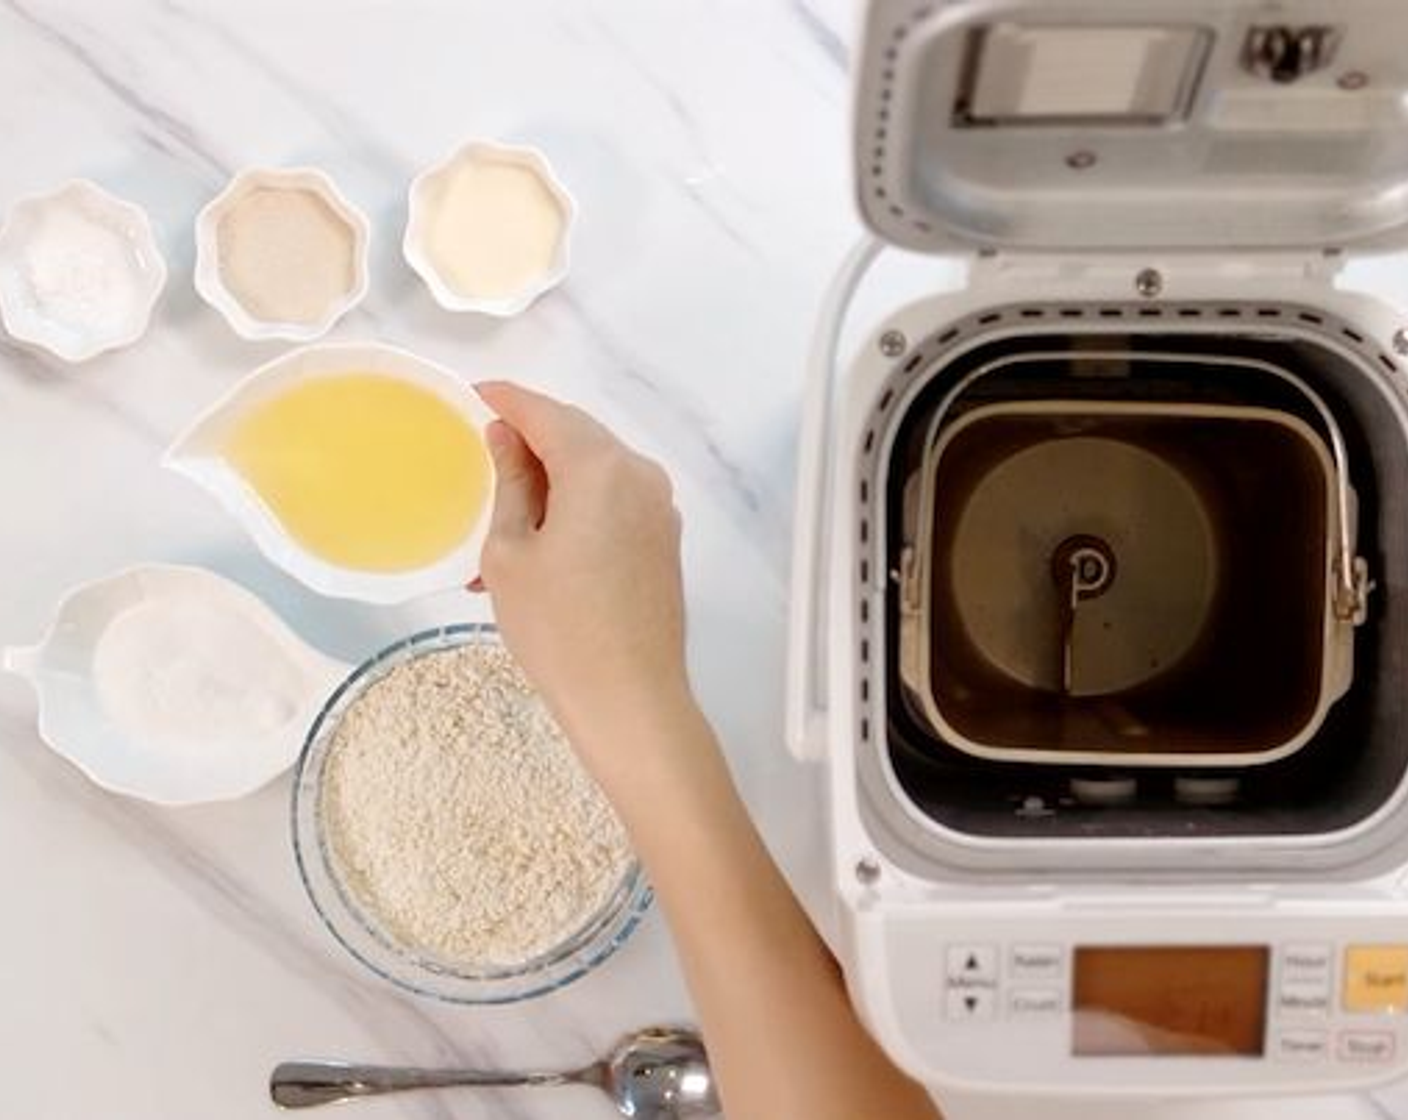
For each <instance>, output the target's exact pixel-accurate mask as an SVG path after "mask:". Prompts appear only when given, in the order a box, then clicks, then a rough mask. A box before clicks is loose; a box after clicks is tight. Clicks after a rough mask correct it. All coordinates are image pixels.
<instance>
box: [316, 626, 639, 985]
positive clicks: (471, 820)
mask: <svg viewBox="0 0 1408 1120" xmlns="http://www.w3.org/2000/svg"><path fill="white" fill-rule="evenodd" d="M293 830H294V849H295V853H296V857H297V861H298V867H299V871H300V873H301V874H302V877H303V883H304V886H305V887H306V889H307V891H308V895H309V898H310V899H311V900H312V902H313V905H314V907H315V908H316V910H317V911H318V914H319V915H320V916H321V917H322V920H323V922H324V924H325V925H326V926H327V928H328V930H329V931H330V932H331V933H332V935H333V936H334V937H335V938H336V939H337V940H338V941H339V942H341V944H342V945H343V946H344V947H345V948H346V949H347V950H348V951H349V952H350V953H351V954H352V955H353V956H354V957H356V958H357V959H358V960H360V961H361V962H362V963H363V964H364V965H366V966H367V967H368V968H370V969H371V970H372V971H374V972H376V973H378V974H380V975H381V976H383V977H384V978H386V979H387V980H390V981H391V982H392V983H394V984H397V985H399V986H401V987H402V988H406V989H408V990H410V991H413V992H417V993H420V994H423V995H429V996H434V997H437V998H439V999H444V1000H450V1001H453V1002H458V1003H509V1002H513V1001H516V1000H522V999H527V998H529V997H532V996H536V995H542V994H544V993H546V992H550V991H553V990H554V989H557V988H560V987H562V986H563V985H565V984H568V983H570V982H571V981H573V980H575V979H577V978H578V977H580V976H583V975H585V974H586V973H587V972H589V971H591V970H592V969H594V968H596V967H597V966H598V965H600V964H601V963H602V962H603V961H604V960H606V959H607V958H608V957H610V956H611V955H612V953H614V952H615V951H616V949H617V948H618V947H619V946H620V945H621V944H622V943H623V942H624V941H625V940H626V938H627V937H629V935H630V933H631V931H632V930H633V929H635V927H636V925H637V924H638V923H639V921H640V919H641V916H642V914H643V913H644V911H645V909H646V908H647V907H648V906H649V904H650V900H651V892H650V887H649V885H648V884H647V883H646V880H645V877H644V875H643V874H642V871H641V868H640V865H639V864H638V863H637V861H636V859H635V857H634V855H633V854H632V852H631V849H630V846H629V844H628V842H627V839H626V834H625V830H624V828H623V827H622V825H621V822H620V821H619V820H618V819H617V817H616V814H615V812H614V811H613V810H612V808H611V806H610V804H609V803H608V802H607V801H606V798H605V797H604V796H603V794H602V793H601V791H600V789H598V788H597V786H596V784H595V782H593V780H592V779H591V777H590V776H589V775H588V774H587V773H586V771H585V770H583V769H582V767H581V766H580V764H579V763H578V762H577V760H576V757H575V756H574V755H573V753H572V751H571V748H570V747H569V746H568V744H567V741H566V739H565V738H564V736H563V734H562V731H561V730H560V729H559V728H558V726H557V724H556V723H555V722H554V721H553V719H552V716H551V715H550V714H549V713H548V711H547V708H546V707H545V705H544V704H543V701H542V699H541V698H540V697H539V696H538V695H537V693H536V692H535V691H534V690H533V689H532V687H531V686H530V685H529V684H528V682H527V680H526V679H525V678H524V676H523V673H522V670H521V669H520V668H519V667H518V665H517V663H516V662H515V661H514V660H513V658H512V656H511V655H510V654H509V653H508V651H507V649H506V648H505V647H504V646H503V644H502V642H501V641H500V640H499V637H498V632H497V630H495V628H493V627H492V626H488V625H479V624H463V625H454V626H447V627H443V628H440V629H435V630H429V631H425V632H423V633H420V634H416V635H414V636H413V637H410V638H407V639H405V640H404V641H401V642H398V643H396V644H395V645H393V646H391V647H389V648H388V649H386V650H383V651H382V652H381V653H379V654H377V655H376V656H375V657H373V658H372V659H371V660H369V661H367V662H366V663H364V664H363V665H362V666H360V667H359V668H358V669H357V670H356V671H355V672H353V673H352V674H351V676H349V677H348V678H347V680H346V681H345V682H344V683H343V684H342V685H341V687H339V688H338V689H337V691H336V692H335V693H334V694H333V696H332V697H331V699H330V700H329V701H328V703H327V704H326V705H325V706H324V708H323V710H322V712H321V713H320V714H319V715H318V717H317V719H316V721H315V722H314V724H313V727H312V729H311V731H310V732H309V735H308V739H307V743H306V745H305V747H304V750H303V754H302V756H301V758H300V760H299V763H298V772H297V777H296V779H295V781H294V793H293Z"/></svg>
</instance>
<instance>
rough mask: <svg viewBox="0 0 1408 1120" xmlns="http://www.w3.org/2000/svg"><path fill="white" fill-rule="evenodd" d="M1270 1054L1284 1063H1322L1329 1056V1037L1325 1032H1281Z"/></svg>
mask: <svg viewBox="0 0 1408 1120" xmlns="http://www.w3.org/2000/svg"><path fill="white" fill-rule="evenodd" d="M1272 1052H1273V1053H1274V1054H1275V1056H1276V1057H1277V1058H1280V1059H1281V1060H1282V1061H1286V1062H1323V1061H1324V1060H1325V1059H1326V1058H1328V1057H1329V1056H1330V1036H1329V1034H1328V1033H1327V1032H1326V1031H1281V1032H1280V1033H1279V1034H1278V1035H1277V1036H1276V1040H1275V1043H1274V1049H1273V1051H1272Z"/></svg>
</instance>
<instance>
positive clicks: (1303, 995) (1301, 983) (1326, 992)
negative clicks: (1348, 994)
mask: <svg viewBox="0 0 1408 1120" xmlns="http://www.w3.org/2000/svg"><path fill="white" fill-rule="evenodd" d="M1329 1013H1330V982H1329V979H1328V978H1326V979H1324V980H1282V981H1281V983H1280V985H1279V986H1278V987H1277V989H1276V1014H1277V1015H1278V1016H1280V1017H1281V1018H1284V1019H1296V1018H1317V1019H1318V1018H1323V1017H1324V1016H1326V1015H1328V1014H1329Z"/></svg>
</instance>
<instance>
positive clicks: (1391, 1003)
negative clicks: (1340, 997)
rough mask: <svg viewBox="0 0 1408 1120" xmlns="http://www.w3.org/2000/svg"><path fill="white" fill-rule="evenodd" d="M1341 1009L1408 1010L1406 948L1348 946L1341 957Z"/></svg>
mask: <svg viewBox="0 0 1408 1120" xmlns="http://www.w3.org/2000/svg"><path fill="white" fill-rule="evenodd" d="M1344 1009H1345V1010H1346V1011H1350V1012H1355V1013H1359V1014H1371V1015H1372V1014H1378V1015H1387V1014H1394V1013H1397V1014H1402V1013H1403V1012H1405V1011H1408V945H1351V946H1350V947H1349V949H1348V950H1346V952H1345V955H1344Z"/></svg>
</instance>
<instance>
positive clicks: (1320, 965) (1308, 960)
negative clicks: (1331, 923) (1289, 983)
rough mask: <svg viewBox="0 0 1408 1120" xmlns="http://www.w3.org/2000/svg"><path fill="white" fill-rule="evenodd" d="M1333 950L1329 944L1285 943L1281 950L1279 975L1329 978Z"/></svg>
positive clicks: (1333, 957) (1333, 956)
mask: <svg viewBox="0 0 1408 1120" xmlns="http://www.w3.org/2000/svg"><path fill="white" fill-rule="evenodd" d="M1334 963H1335V951H1334V949H1333V948H1331V947H1330V946H1329V945H1309V944H1304V945H1287V946H1286V947H1285V948H1284V949H1282V950H1281V975H1282V976H1285V977H1292V976H1294V977H1298V978H1304V979H1310V978H1317V979H1318V978H1320V977H1323V978H1325V979H1327V980H1328V979H1329V978H1330V972H1331V970H1332V969H1333V968H1334Z"/></svg>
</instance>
